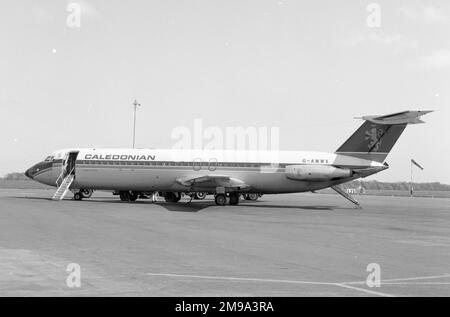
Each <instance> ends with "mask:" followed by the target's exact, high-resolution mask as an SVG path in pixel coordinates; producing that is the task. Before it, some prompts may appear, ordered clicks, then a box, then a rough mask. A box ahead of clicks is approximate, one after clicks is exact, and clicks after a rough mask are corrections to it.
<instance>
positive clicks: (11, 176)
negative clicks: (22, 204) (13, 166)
mask: <svg viewBox="0 0 450 317" xmlns="http://www.w3.org/2000/svg"><path fill="white" fill-rule="evenodd" d="M3 179H4V180H7V181H17V180H30V179H29V178H28V177H26V176H25V174H24V173H9V174H6V176H5V177H3Z"/></svg>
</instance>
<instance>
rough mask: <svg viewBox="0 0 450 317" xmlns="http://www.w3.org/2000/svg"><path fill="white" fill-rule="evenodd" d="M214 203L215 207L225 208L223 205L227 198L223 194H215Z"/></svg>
mask: <svg viewBox="0 0 450 317" xmlns="http://www.w3.org/2000/svg"><path fill="white" fill-rule="evenodd" d="M215 201H216V205H218V206H225V204H226V203H227V196H225V194H217V195H216V198H215Z"/></svg>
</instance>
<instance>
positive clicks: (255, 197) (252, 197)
mask: <svg viewBox="0 0 450 317" xmlns="http://www.w3.org/2000/svg"><path fill="white" fill-rule="evenodd" d="M247 196H248V198H247V199H248V200H253V201H255V200H258V198H259V196H258V194H248V195H247Z"/></svg>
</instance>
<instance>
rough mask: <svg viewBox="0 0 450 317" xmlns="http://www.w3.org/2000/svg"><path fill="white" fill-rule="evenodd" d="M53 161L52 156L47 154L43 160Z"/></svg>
mask: <svg viewBox="0 0 450 317" xmlns="http://www.w3.org/2000/svg"><path fill="white" fill-rule="evenodd" d="M51 161H53V156H47V157H46V158H45V160H44V162H51Z"/></svg>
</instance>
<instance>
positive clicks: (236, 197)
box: [230, 193, 240, 205]
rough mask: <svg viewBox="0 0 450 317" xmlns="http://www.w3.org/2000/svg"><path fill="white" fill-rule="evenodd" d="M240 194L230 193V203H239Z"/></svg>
mask: <svg viewBox="0 0 450 317" xmlns="http://www.w3.org/2000/svg"><path fill="white" fill-rule="evenodd" d="M239 196H240V195H239V194H238V193H231V194H230V205H237V204H239Z"/></svg>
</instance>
